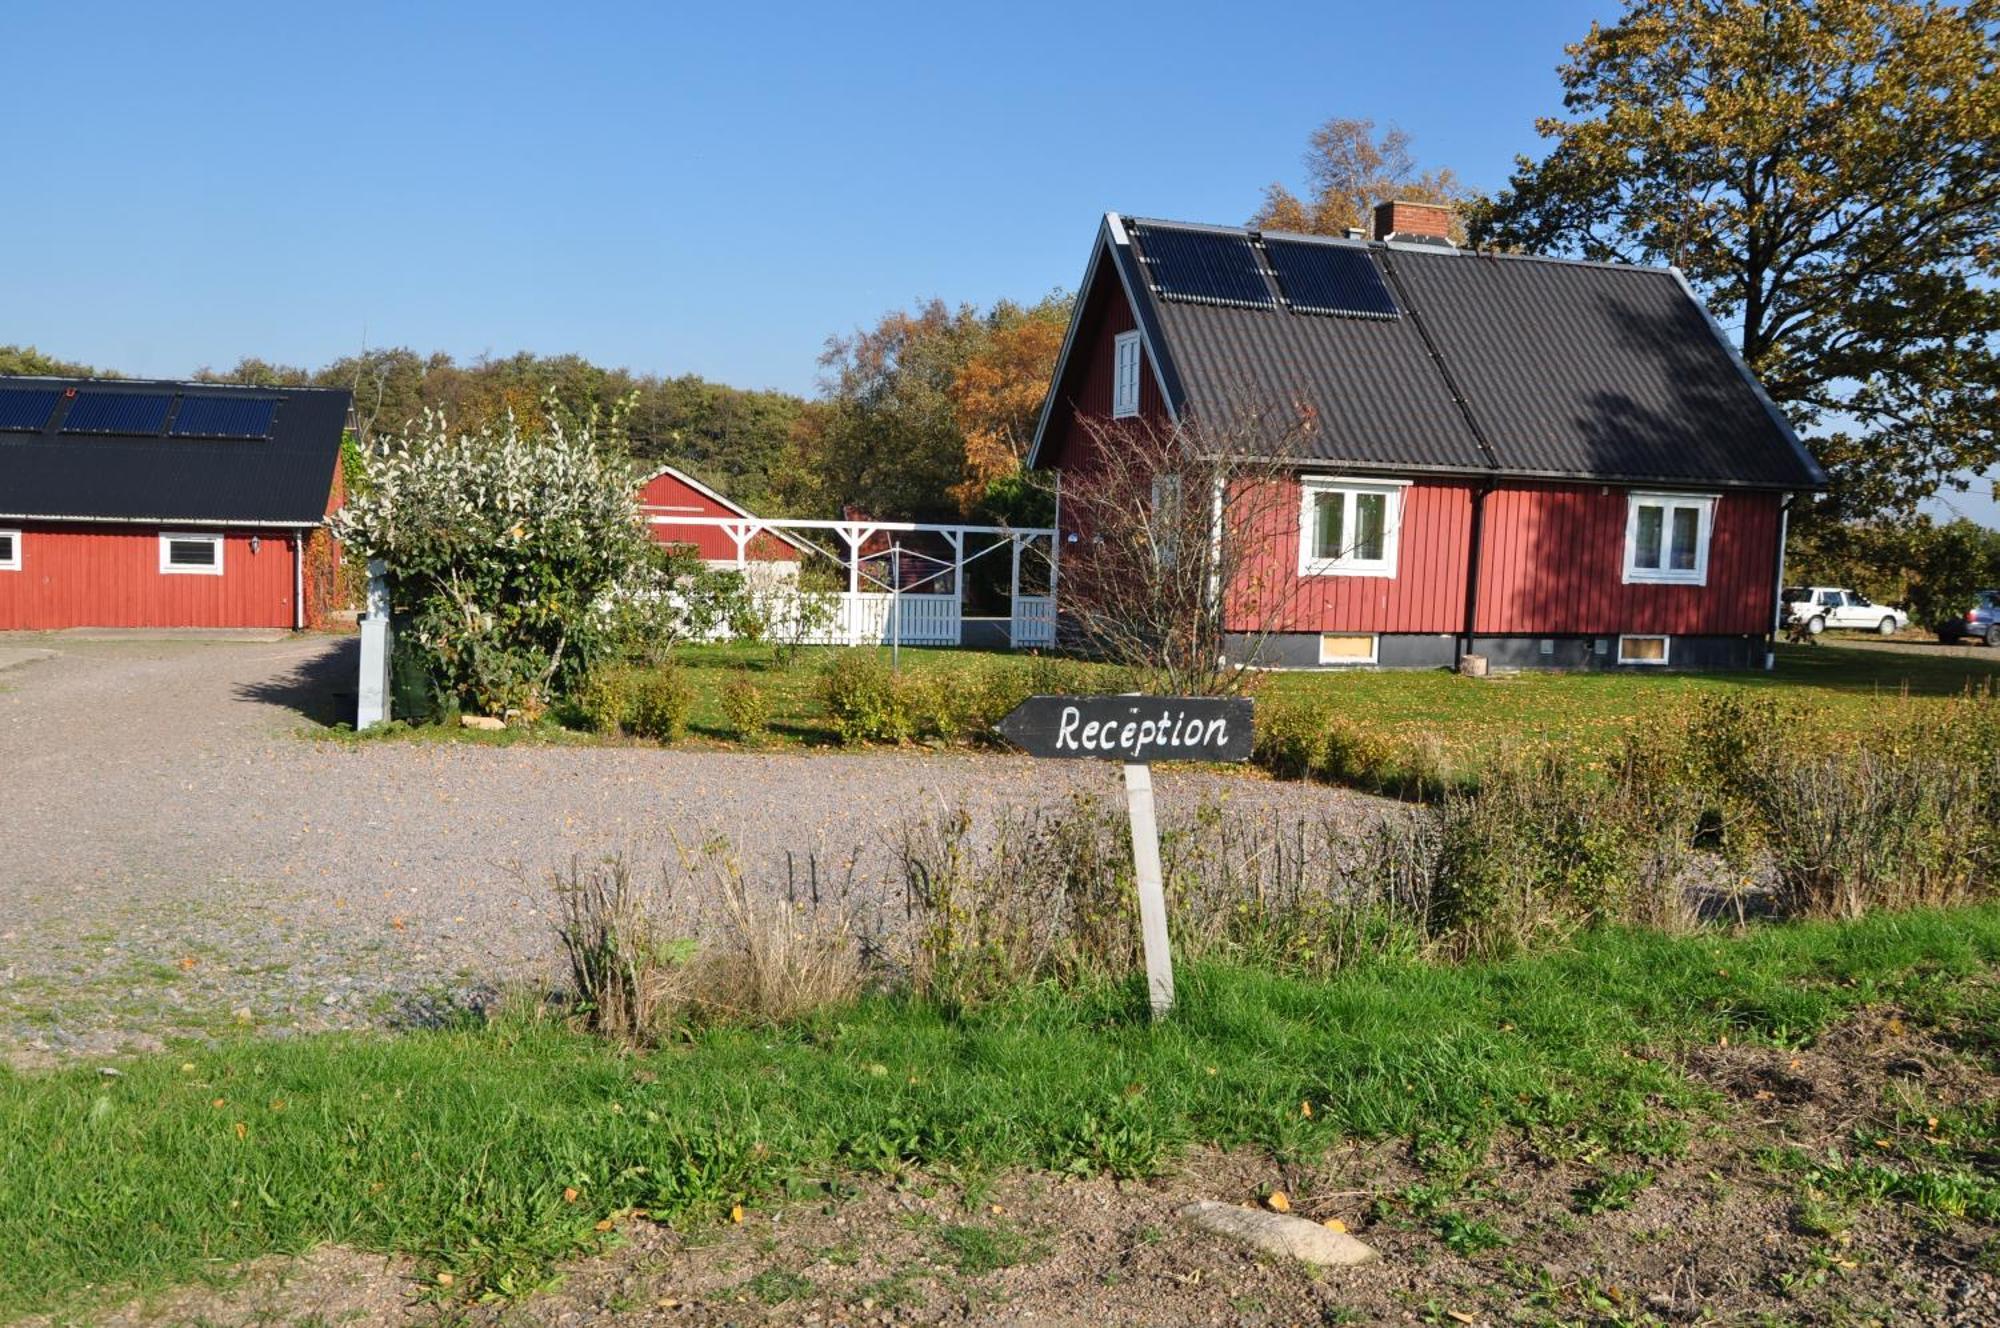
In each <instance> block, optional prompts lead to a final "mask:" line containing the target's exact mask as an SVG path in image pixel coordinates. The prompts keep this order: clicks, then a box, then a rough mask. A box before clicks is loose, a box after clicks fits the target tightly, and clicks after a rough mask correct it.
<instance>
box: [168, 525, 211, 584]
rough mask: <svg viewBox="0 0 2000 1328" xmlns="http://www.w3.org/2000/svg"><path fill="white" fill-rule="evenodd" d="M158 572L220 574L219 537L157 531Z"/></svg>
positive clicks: (202, 574) (198, 574)
mask: <svg viewBox="0 0 2000 1328" xmlns="http://www.w3.org/2000/svg"><path fill="white" fill-rule="evenodd" d="M160 571H162V572H163V573H165V574H167V575H169V576H221V575H222V536H220V535H208V534H185V533H182V532H179V531H171V530H170V531H163V532H161V534H160Z"/></svg>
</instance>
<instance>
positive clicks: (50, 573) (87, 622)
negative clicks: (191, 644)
mask: <svg viewBox="0 0 2000 1328" xmlns="http://www.w3.org/2000/svg"><path fill="white" fill-rule="evenodd" d="M348 401H349V397H348V393H346V392H344V391H338V390H331V389H322V388H289V387H288V388H251V387H233V386H222V385H216V384H210V383H173V382H142V381H135V380H124V379H120V380H108V379H60V378H13V377H0V630H8V631H20V630H27V631H49V630H57V629H61V628H69V627H279V628H304V627H319V626H323V625H325V622H326V620H327V618H328V616H329V614H330V612H331V610H332V608H333V600H334V596H335V582H336V576H335V573H336V570H337V568H338V564H339V550H338V548H337V546H336V545H335V544H334V541H333V539H332V536H331V534H330V532H329V531H328V530H327V518H328V516H330V515H331V514H332V513H333V512H334V511H335V510H336V509H337V508H338V507H339V505H340V502H341V499H342V489H341V479H340V440H341V435H342V432H343V430H344V429H345V428H346V425H347V413H348Z"/></svg>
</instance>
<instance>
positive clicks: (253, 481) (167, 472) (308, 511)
mask: <svg viewBox="0 0 2000 1328" xmlns="http://www.w3.org/2000/svg"><path fill="white" fill-rule="evenodd" d="M21 388H54V389H57V390H58V391H60V392H62V393H64V394H67V393H68V392H69V391H70V390H71V389H76V390H77V391H78V392H80V393H90V394H97V393H110V394H121V395H122V394H129V395H137V396H144V395H148V394H161V393H165V394H168V395H171V396H173V397H175V398H177V400H176V401H175V403H174V411H173V414H174V416H178V414H179V408H180V405H181V402H182V401H185V400H187V399H190V398H197V397H230V398H237V399H241V398H251V399H257V398H264V399H269V398H276V399H277V401H278V406H277V409H276V412H275V413H274V415H273V416H272V420H271V430H270V434H269V436H268V437H263V438H197V437H186V436H177V435H175V434H173V433H172V432H170V429H171V426H170V425H169V426H167V427H166V428H157V427H156V428H155V429H154V431H153V432H151V433H144V434H132V433H124V434H114V433H65V432H63V422H64V420H65V419H66V418H67V416H68V414H69V410H70V408H71V405H72V402H73V398H71V397H69V396H68V395H64V396H62V397H61V398H60V399H59V401H58V404H57V407H56V410H55V412H54V414H53V415H51V416H50V417H49V419H48V421H47V422H46V423H45V424H44V425H43V426H42V428H41V429H40V431H39V432H22V431H18V430H7V429H0V517H21V516H47V517H83V518H93V519H97V520H138V521H146V520H158V521H204V522H225V521H241V522H246V523H252V522H254V523H270V524H282V525H293V524H296V525H312V524H316V523H317V522H318V521H320V520H321V519H322V518H323V517H324V516H325V514H326V503H327V495H328V493H329V492H330V491H331V489H332V486H333V473H334V467H335V465H337V464H338V462H339V458H340V436H341V432H342V430H344V429H345V428H346V427H347V407H348V396H349V394H348V393H347V392H346V391H344V390H340V389H334V388H301V387H284V388H260V387H259V388H253V387H230V386H219V385H216V384H210V383H163V382H142V381H136V380H130V379H116V380H113V379H88V378H84V379H54V378H7V377H0V391H6V390H9V389H21Z"/></svg>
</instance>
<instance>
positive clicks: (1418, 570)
mask: <svg viewBox="0 0 2000 1328" xmlns="http://www.w3.org/2000/svg"><path fill="white" fill-rule="evenodd" d="M1286 488H1287V493H1286V494H1285V496H1284V497H1283V499H1282V500H1280V501H1271V500H1269V499H1266V498H1255V499H1250V500H1248V501H1243V500H1239V501H1238V502H1236V503H1233V504H1232V505H1231V506H1232V508H1233V509H1234V510H1235V511H1236V512H1237V514H1238V517H1239V519H1250V520H1253V521H1257V522H1259V523H1260V524H1262V525H1263V526H1264V527H1265V528H1266V533H1265V534H1263V535H1262V536H1260V537H1258V538H1257V540H1256V542H1257V544H1258V546H1259V548H1260V549H1261V550H1262V552H1261V553H1260V554H1259V555H1258V556H1257V557H1255V558H1252V559H1248V560H1246V566H1245V570H1244V572H1243V573H1242V574H1241V575H1240V576H1239V578H1238V585H1237V587H1236V591H1235V594H1234V595H1232V601H1233V603H1232V608H1231V613H1230V620H1231V621H1230V625H1231V627H1232V628H1235V629H1237V630H1251V629H1253V628H1255V627H1256V626H1257V624H1258V623H1259V622H1260V621H1261V620H1262V618H1263V615H1262V614H1261V613H1260V612H1259V611H1258V609H1257V608H1256V603H1257V595H1256V591H1257V587H1258V586H1260V585H1276V586H1280V587H1281V589H1280V591H1279V592H1278V593H1279V595H1280V596H1281V597H1288V598H1287V599H1285V600H1284V602H1283V603H1282V612H1280V613H1279V614H1278V620H1277V622H1276V623H1275V627H1276V629H1277V630H1280V631H1290V632H1452V633H1456V632H1459V631H1462V630H1463V629H1464V623H1465V573H1466V565H1467V558H1468V555H1469V551H1470V542H1471V537H1472V495H1473V491H1474V486H1473V485H1472V483H1471V482H1469V481H1420V482H1417V483H1413V484H1411V485H1410V486H1409V487H1408V488H1406V489H1405V490H1404V491H1403V516H1402V528H1401V535H1400V541H1399V546H1398V549H1397V560H1396V575H1395V576H1393V577H1376V576H1309V577H1299V576H1298V562H1299V494H1298V486H1297V485H1296V484H1288V485H1287V486H1286ZM1628 496H1629V490H1627V489H1625V488H1622V487H1618V486H1612V487H1611V488H1609V490H1608V491H1606V490H1605V488H1604V486H1600V485H1583V484H1507V485H1503V486H1501V487H1500V488H1497V489H1495V490H1494V491H1493V492H1492V493H1491V494H1489V495H1488V496H1487V499H1486V516H1485V533H1484V536H1483V539H1482V544H1483V549H1482V551H1481V556H1480V578H1479V620H1478V624H1477V631H1478V633H1479V634H1480V635H1490V636H1572V635H1575V636H1589V635H1607V636H1608V635H1614V634H1616V633H1619V632H1672V633H1675V634H1679V635H1715V636H1738V635H1759V634H1761V633H1763V632H1765V631H1767V630H1769V628H1770V625H1771V611H1772V595H1773V593H1774V591H1775V586H1774V584H1773V581H1772V577H1773V575H1774V574H1775V572H1776V569H1777V564H1776V557H1777V540H1778V524H1779V523H1778V504H1779V499H1778V497H1777V496H1776V495H1774V494H1757V493H1725V494H1723V495H1722V496H1721V497H1720V498H1719V499H1717V501H1716V504H1715V524H1714V529H1713V532H1712V534H1711V536H1710V540H1709V549H1708V584H1707V585H1705V586H1662V585H1626V584H1624V574H1625V518H1626V509H1627V499H1628ZM1246 511H1247V512H1248V513H1250V515H1249V516H1248V517H1247V518H1246V517H1244V513H1245V512H1246ZM1286 578H1291V581H1290V582H1289V584H1287V582H1286Z"/></svg>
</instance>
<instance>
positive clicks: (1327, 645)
mask: <svg viewBox="0 0 2000 1328" xmlns="http://www.w3.org/2000/svg"><path fill="white" fill-rule="evenodd" d="M1380 651H1381V638H1380V637H1378V636H1376V635H1375V633H1373V632H1321V633H1320V634H1319V662H1320V663H1322V664H1373V663H1375V662H1376V661H1377V660H1378V659H1379V658H1380V657H1381V656H1380Z"/></svg>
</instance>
